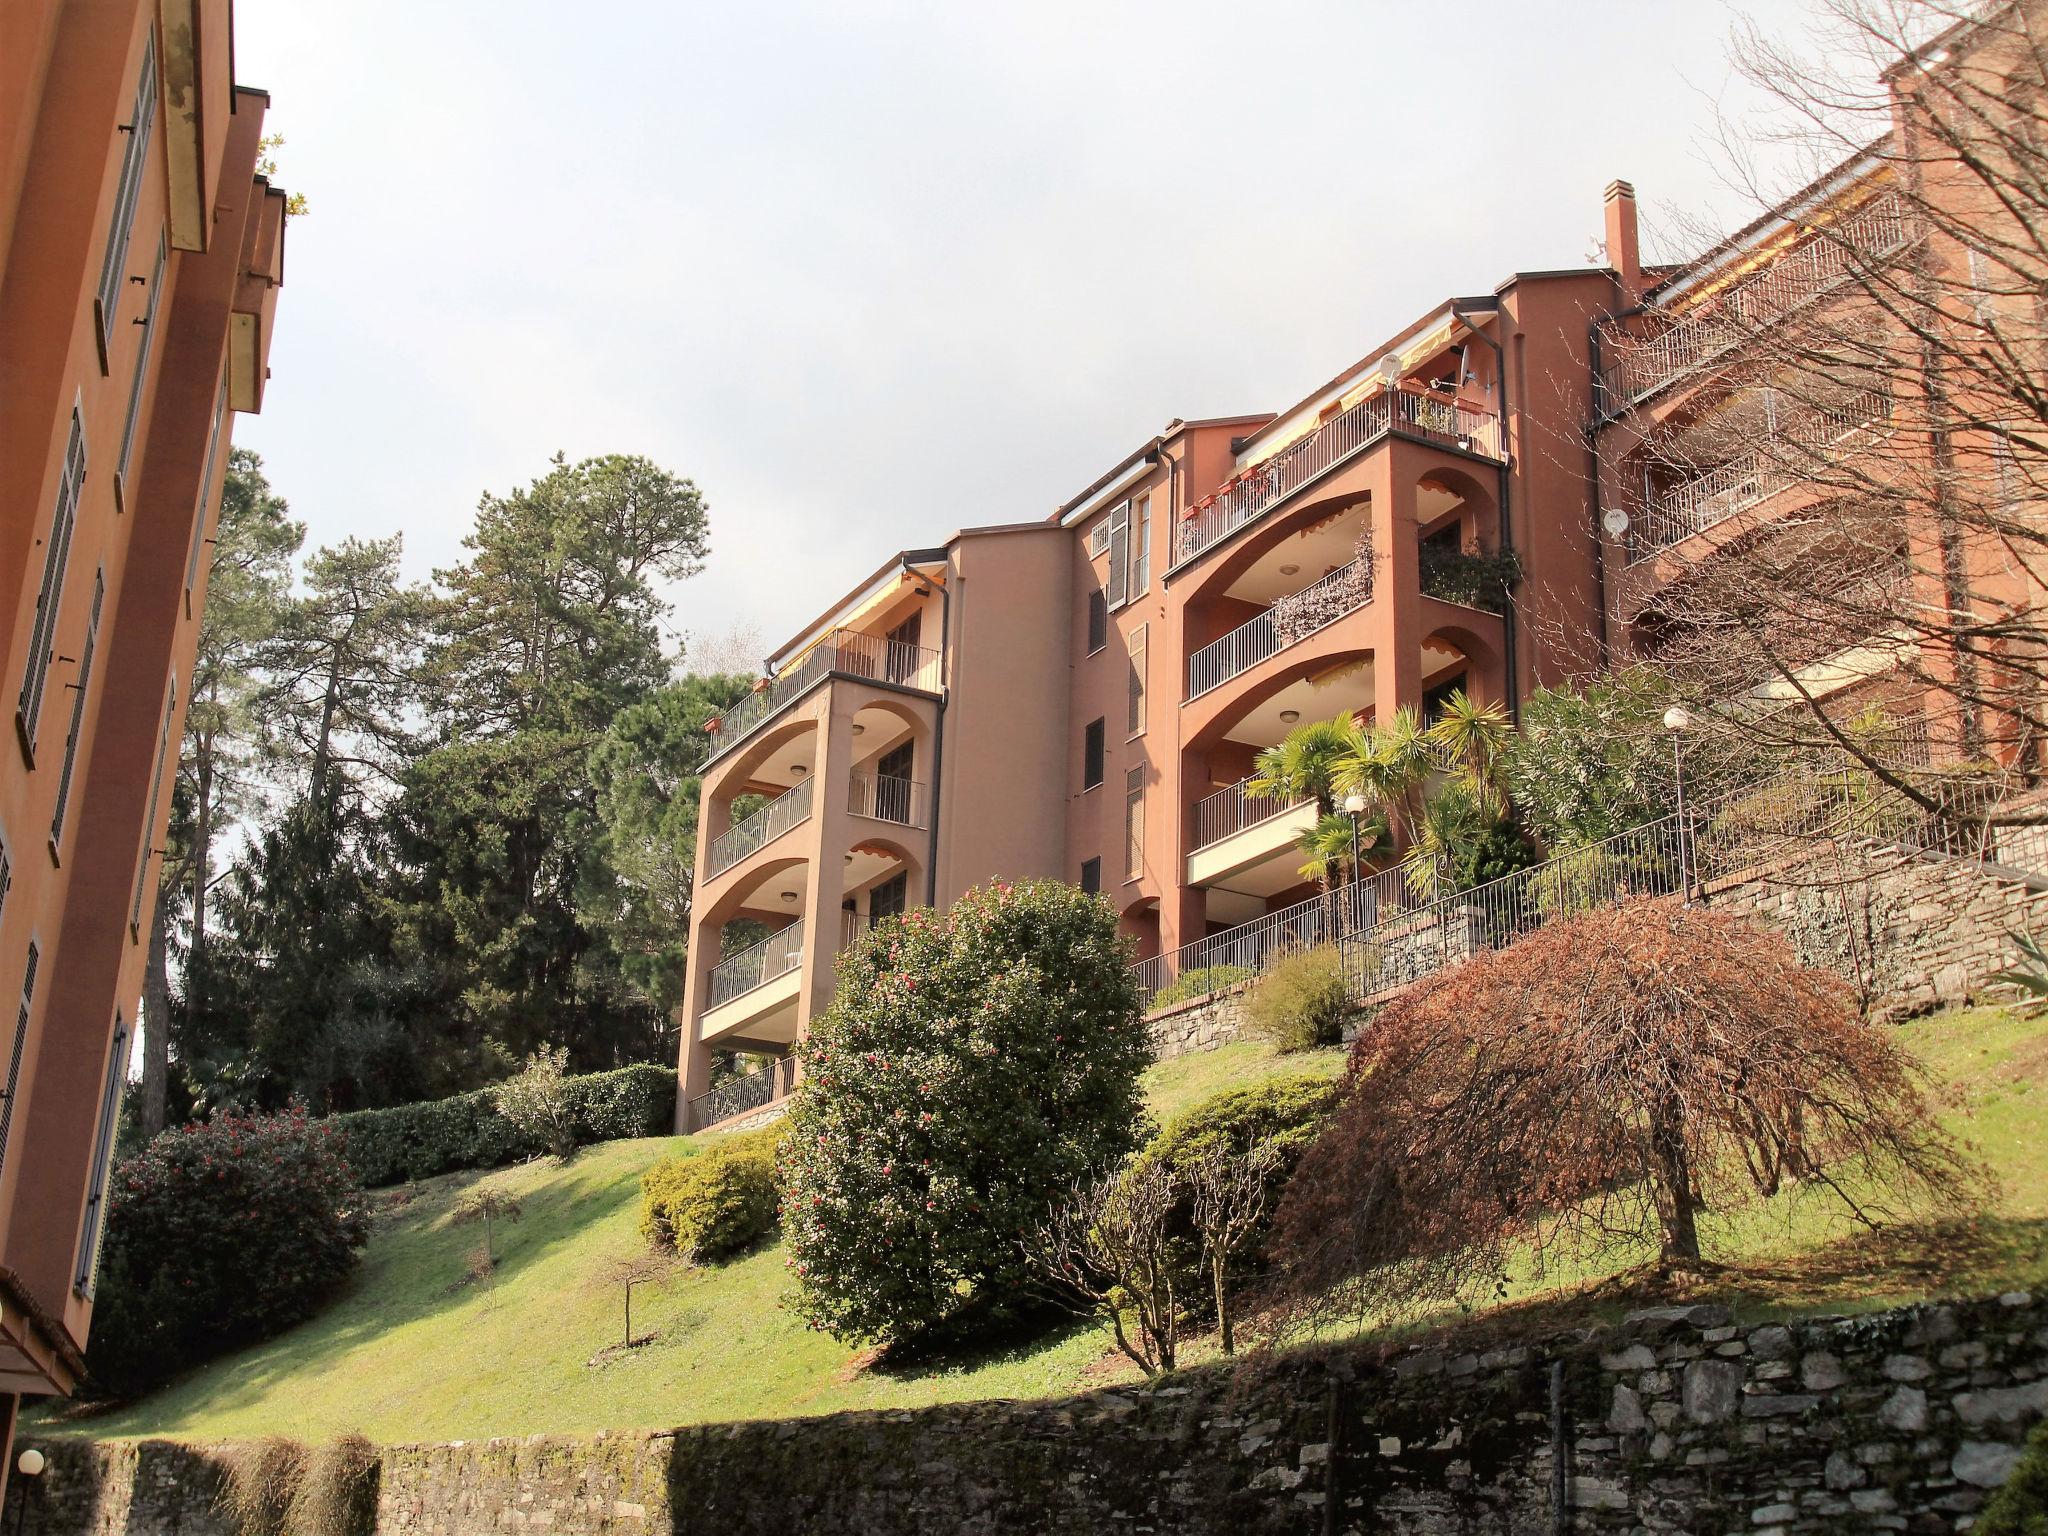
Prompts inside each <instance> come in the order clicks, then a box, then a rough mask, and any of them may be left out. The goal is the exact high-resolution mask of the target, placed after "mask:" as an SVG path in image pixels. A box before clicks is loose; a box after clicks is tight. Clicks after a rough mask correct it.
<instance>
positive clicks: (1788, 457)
mask: <svg viewBox="0 0 2048 1536" xmlns="http://www.w3.org/2000/svg"><path fill="white" fill-rule="evenodd" d="M1891 414H1892V399H1891V396H1890V395H1888V394H1885V393H1883V392H1882V391H1878V390H1866V391H1864V392H1863V393H1862V394H1859V395H1857V396H1855V397H1854V398H1853V399H1852V400H1851V401H1850V402H1849V403H1848V404H1846V405H1844V406H1842V407H1840V408H1839V409H1836V410H1831V411H1804V412H1801V413H1800V414H1799V415H1798V416H1797V417H1796V418H1795V419H1793V420H1792V421H1790V422H1787V423H1784V424H1774V425H1771V426H1768V427H1767V428H1766V429H1765V430H1766V434H1767V435H1766V437H1765V439H1764V441H1763V443H1762V444H1760V445H1759V446H1758V447H1755V448H1752V449H1749V450H1748V451H1747V452H1744V453H1739V454H1737V455H1736V456H1735V457H1734V458H1732V459H1729V460H1728V461H1727V462H1726V463H1724V464H1717V465H1716V466H1714V468H1712V469H1710V470H1707V471H1705V472H1704V473H1701V474H1697V475H1694V476H1693V477H1692V478H1690V479H1688V480H1681V481H1679V482H1678V483H1676V484H1674V485H1670V486H1667V487H1665V488H1664V489H1663V490H1662V491H1659V492H1656V493H1655V494H1653V495H1651V496H1649V497H1647V498H1646V499H1645V502H1644V505H1643V508H1642V510H1641V512H1640V513H1638V514H1637V516H1636V518H1635V519H1634V520H1633V522H1632V523H1631V525H1630V527H1629V539H1628V550H1629V563H1630V564H1631V565H1634V564H1636V563H1638V562H1640V561H1643V560H1647V559H1649V558H1650V557H1651V556H1653V555H1655V554H1657V553H1659V552H1660V551H1662V550H1666V549H1669V548H1671V546H1672V545H1674V544H1678V543H1680V542H1682V541H1684V540H1686V539H1689V538H1691V537H1692V536H1693V535H1694V534H1696V533H1704V532H1705V531H1706V530H1707V529H1709V528H1712V527H1714V526H1715V525H1716V524H1718V523H1723V522H1726V521H1727V520H1728V519H1729V518H1731V517H1734V516H1735V515H1736V514H1737V513H1739V512H1745V511H1747V510H1748V509H1749V508H1751V507H1753V506H1756V505H1757V504H1758V503H1760V502H1763V501H1768V500H1769V499H1770V498H1771V497H1773V496H1775V495H1777V493H1778V492H1780V491H1782V490H1785V489H1787V488H1788V487H1791V486H1795V485H1800V484H1803V483H1806V482H1808V481H1810V480H1811V479H1812V478H1813V477H1814V476H1815V475H1816V474H1819V473H1821V472H1823V471H1824V470H1825V469H1826V467H1827V465H1828V464H1830V463H1833V462H1839V461H1840V460H1841V459H1842V458H1843V457H1845V456H1846V455H1847V454H1848V453H1849V452H1851V451H1853V450H1854V449H1855V448H1857V447H1859V446H1861V443H1862V442H1863V441H1867V440H1868V439H1869V438H1871V437H1874V436H1875V435H1876V433H1877V432H1878V431H1880V430H1881V429H1882V427H1883V426H1884V424H1885V423H1887V422H1889V421H1890V420H1891Z"/></svg>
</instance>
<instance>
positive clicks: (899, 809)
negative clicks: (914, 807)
mask: <svg viewBox="0 0 2048 1536" xmlns="http://www.w3.org/2000/svg"><path fill="white" fill-rule="evenodd" d="M911 759H912V752H911V744H910V743H909V742H907V741H906V742H904V743H903V745H901V746H900V747H892V748H890V749H889V750H888V751H887V752H884V753H883V754H882V755H881V756H880V757H879V758H877V759H876V760H875V817H876V819H877V820H879V821H893V822H895V823H896V825H898V826H899V827H907V826H909V825H910V770H911Z"/></svg>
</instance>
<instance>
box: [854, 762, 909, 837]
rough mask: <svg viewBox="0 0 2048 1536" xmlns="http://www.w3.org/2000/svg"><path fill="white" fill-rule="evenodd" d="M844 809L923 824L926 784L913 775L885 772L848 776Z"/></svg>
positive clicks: (899, 823)
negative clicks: (900, 776) (912, 777)
mask: <svg viewBox="0 0 2048 1536" xmlns="http://www.w3.org/2000/svg"><path fill="white" fill-rule="evenodd" d="M846 788H847V794H846V809H847V811H848V813H849V814H851V815H854V816H866V817H868V818H869V819H870V820H873V821H888V822H894V823H895V824H896V825H897V826H899V827H922V826H923V825H924V824H925V786H924V785H923V784H922V783H920V782H919V781H918V780H916V779H905V778H898V777H897V776H896V775H894V774H887V773H881V774H877V773H853V774H849V775H848V776H847V783H846Z"/></svg>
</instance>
